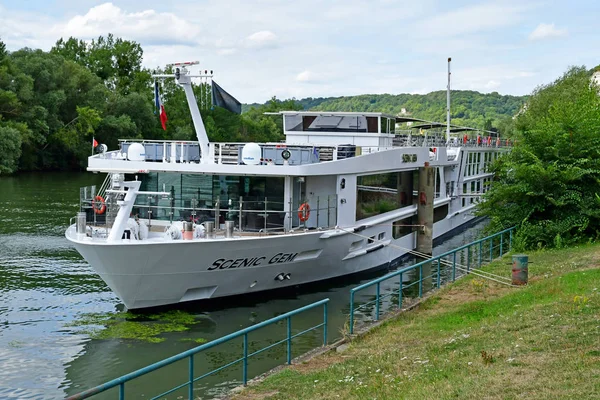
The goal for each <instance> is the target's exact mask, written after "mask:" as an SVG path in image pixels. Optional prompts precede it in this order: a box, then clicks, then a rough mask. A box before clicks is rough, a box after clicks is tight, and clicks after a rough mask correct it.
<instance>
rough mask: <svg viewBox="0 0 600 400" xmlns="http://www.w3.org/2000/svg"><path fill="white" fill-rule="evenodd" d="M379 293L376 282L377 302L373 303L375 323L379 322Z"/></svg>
mask: <svg viewBox="0 0 600 400" xmlns="http://www.w3.org/2000/svg"><path fill="white" fill-rule="evenodd" d="M379 292H380V284H379V282H377V300H376V303H375V321H379Z"/></svg>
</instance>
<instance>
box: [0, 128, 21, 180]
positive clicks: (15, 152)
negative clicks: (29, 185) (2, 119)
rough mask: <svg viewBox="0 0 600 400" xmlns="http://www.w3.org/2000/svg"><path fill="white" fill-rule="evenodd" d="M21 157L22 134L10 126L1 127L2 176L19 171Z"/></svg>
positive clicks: (0, 153)
mask: <svg viewBox="0 0 600 400" xmlns="http://www.w3.org/2000/svg"><path fill="white" fill-rule="evenodd" d="M19 157H21V133H20V132H19V131H18V130H17V129H15V128H13V127H10V126H2V125H0V175H2V174H12V173H13V172H15V171H16V170H17V166H18V163H19Z"/></svg>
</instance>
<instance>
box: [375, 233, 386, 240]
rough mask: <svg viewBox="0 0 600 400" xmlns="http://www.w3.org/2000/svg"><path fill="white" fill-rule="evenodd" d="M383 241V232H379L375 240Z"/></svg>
mask: <svg viewBox="0 0 600 400" xmlns="http://www.w3.org/2000/svg"><path fill="white" fill-rule="evenodd" d="M383 239H385V232H380V233H379V235H377V240H383Z"/></svg>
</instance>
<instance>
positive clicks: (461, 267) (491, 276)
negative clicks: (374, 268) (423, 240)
mask: <svg viewBox="0 0 600 400" xmlns="http://www.w3.org/2000/svg"><path fill="white" fill-rule="evenodd" d="M378 225H379V224H378ZM381 225H383V224H381ZM392 225H393V224H392ZM337 229H339V230H341V231H343V232H346V233H350V234H352V235H355V236H358V237H360V238H363V239H367V240H370V239H371V238H370V237H368V236H365V235H361V234H359V233H356V232H354V231H350V230H347V229H344V228H340V227H339V226H338V227H337ZM388 246H390V247H392V248H395V249H398V250H403V251H406V252H407V253H409V254H413V255H416V256H418V257H421V258H424V259H425V260H427V259H430V256H429V255H428V254H425V253H421V252H419V251H417V250H413V249H408V248H405V247H402V246H398V245H396V244H392V243H390V244H388ZM438 260H440V262H441V263H442V264H444V265H445V266H453V265H454V267H455V268H457V269H459V270H462V271H464V272H466V273H467V274H473V275H475V276H479V277H481V278H483V279H487V280H490V281H493V282H496V283H500V284H501V285H506V286H510V287H515V288H522V286H518V285H513V284H512V283H509V282H508V281H510V279H509V278H506V277H503V276H500V275H496V274H493V273H491V272H487V271H475V270H473V269H469V268H467V267H466V266H464V265H461V264H459V263H451V262H450V261H448V260H444V259H443V258H439V259H438ZM436 261H437V260H436ZM432 262H435V261H433V260H432ZM484 274H488V276H486V275H484ZM502 280H504V281H502Z"/></svg>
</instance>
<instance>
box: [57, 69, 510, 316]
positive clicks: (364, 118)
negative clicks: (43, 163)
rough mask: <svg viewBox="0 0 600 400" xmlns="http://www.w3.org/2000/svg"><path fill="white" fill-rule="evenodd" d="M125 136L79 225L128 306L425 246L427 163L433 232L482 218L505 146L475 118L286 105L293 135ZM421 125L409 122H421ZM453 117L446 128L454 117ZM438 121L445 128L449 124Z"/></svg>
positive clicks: (193, 108)
mask: <svg viewBox="0 0 600 400" xmlns="http://www.w3.org/2000/svg"><path fill="white" fill-rule="evenodd" d="M165 77H171V78H174V79H176V80H177V82H178V83H179V84H180V85H181V86H182V87H183V89H184V91H185V92H186V95H187V100H188V105H189V107H190V112H191V114H192V119H193V123H194V127H195V130H196V133H197V136H198V141H153V140H122V141H120V145H119V148H118V149H115V150H111V151H108V149H107V148H106V146H102V145H101V146H99V147H100V148H101V151H100V152H99V153H98V154H95V155H93V156H91V157H89V160H88V168H87V169H88V171H91V172H95V173H105V174H107V176H106V180H105V181H104V184H103V185H101V186H99V187H95V186H90V187H85V188H81V192H80V197H81V209H80V212H79V213H78V214H77V217H74V218H73V220H72V223H71V224H70V226H69V227H68V229H67V231H66V237H67V239H68V240H69V241H70V242H72V243H73V245H74V246H75V248H76V249H77V251H79V253H81V255H82V256H83V257H84V258H85V260H86V261H87V262H88V263H89V264H90V265H91V267H92V268H93V269H94V270H95V271H96V272H97V273H98V274H99V275H100V277H101V278H102V279H103V280H104V281H105V282H106V283H107V285H108V286H109V287H110V288H111V289H112V290H113V291H114V292H115V293H116V295H117V296H118V297H119V298H120V299H121V300H122V301H123V303H124V304H125V306H126V307H127V308H129V309H138V308H147V307H154V306H160V305H166V304H175V303H180V302H187V301H193V300H203V299H215V298H221V297H224V296H233V295H243V294H249V293H254V292H260V291H267V290H272V289H281V288H284V287H290V286H293V285H303V284H309V283H311V282H316V281H321V280H326V279H331V278H336V277H340V276H343V275H348V274H354V273H358V272H362V271H367V270H371V269H374V268H380V267H388V266H392V267H393V266H394V264H395V263H397V261H398V259H399V258H400V257H402V256H403V255H404V254H406V253H407V252H409V251H410V250H411V249H414V248H415V245H416V232H417V229H419V224H418V221H417V218H416V214H417V203H418V202H419V201H421V200H422V198H421V197H420V194H419V192H418V187H417V183H418V174H419V169H420V168H421V167H423V166H424V165H426V164H427V163H428V165H429V166H431V167H432V168H433V169H434V171H435V186H434V187H435V189H434V198H433V199H432V202H433V207H434V224H433V237H434V238H436V237H440V236H441V235H444V234H447V233H449V232H450V231H452V230H453V229H455V228H458V227H460V226H461V225H463V224H465V223H467V222H469V221H471V220H472V219H473V218H474V214H473V211H474V207H475V206H476V204H477V202H478V201H479V198H480V196H481V194H483V193H484V192H485V190H486V186H487V185H486V183H487V182H488V181H489V180H491V179H492V177H493V176H492V173H490V172H489V171H488V167H489V166H490V165H491V163H492V162H493V161H494V160H495V159H496V158H497V157H498V156H499V154H501V152H502V151H503V149H502V145H504V144H505V143H501V142H500V140H499V138H497V137H492V133H482V132H479V131H476V130H472V129H469V128H462V127H456V126H450V125H448V126H447V127H446V125H445V124H437V123H432V122H427V121H423V120H418V119H415V118H408V117H398V116H393V115H386V114H383V113H375V112H312V111H302V112H298V111H289V112H281V113H279V114H280V118H283V130H284V132H283V133H284V134H285V141H282V142H279V143H210V142H209V140H208V137H207V135H206V131H205V128H204V124H203V122H202V117H201V115H200V112H199V110H198V106H197V102H196V99H195V98H194V95H193V92H192V86H191V78H192V77H194V76H193V75H191V74H190V73H189V72H188V70H187V69H186V68H185V67H183V66H182V67H181V68H179V67H178V68H177V72H176V74H175V75H173V76H170V75H166V76H165ZM409 125H410V126H409ZM446 128H447V129H446ZM436 131H437V132H438V133H436Z"/></svg>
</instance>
